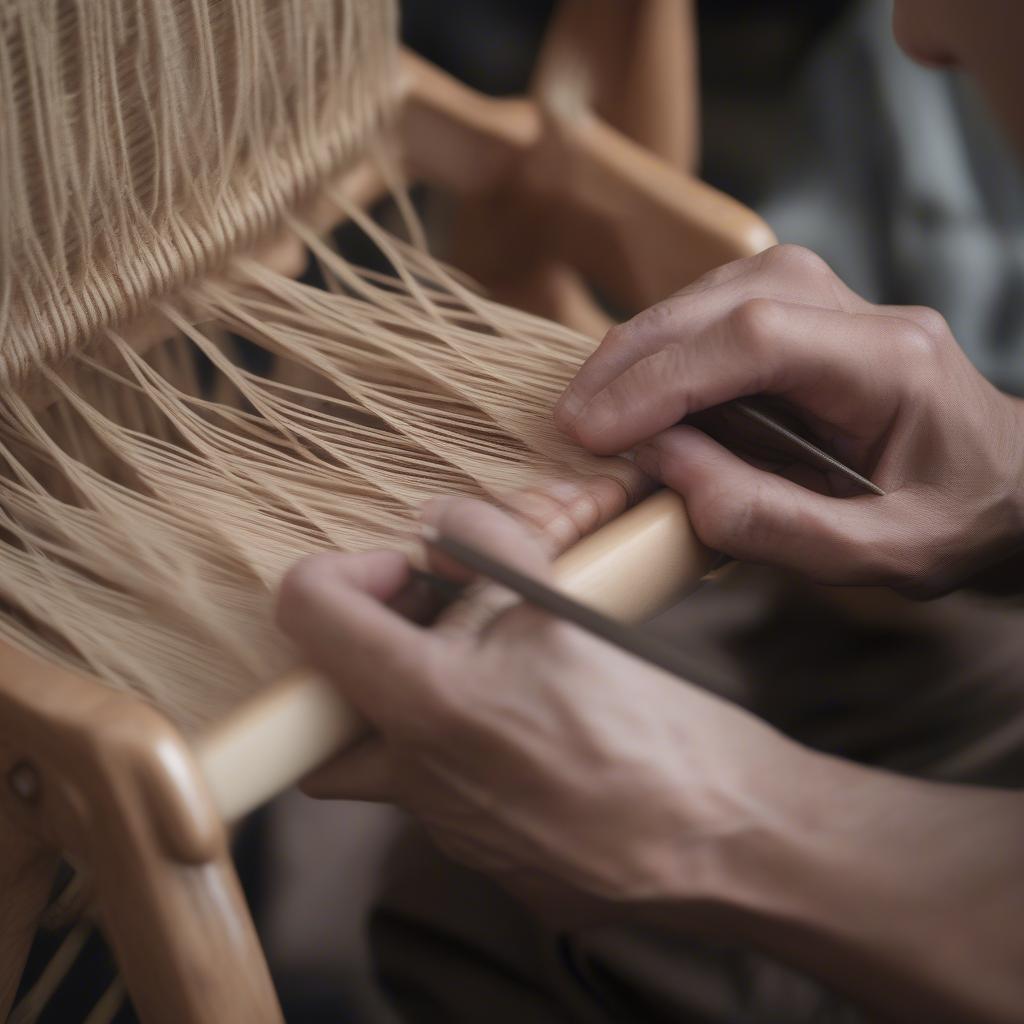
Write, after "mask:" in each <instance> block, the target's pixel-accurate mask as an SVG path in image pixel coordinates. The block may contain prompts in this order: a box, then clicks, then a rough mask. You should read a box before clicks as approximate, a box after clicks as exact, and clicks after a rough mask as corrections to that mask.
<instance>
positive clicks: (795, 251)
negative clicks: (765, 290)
mask: <svg viewBox="0 0 1024 1024" xmlns="http://www.w3.org/2000/svg"><path fill="white" fill-rule="evenodd" d="M762 258H763V260H764V266H765V268H766V269H768V270H771V271H774V272H776V273H780V274H789V275H793V276H803V277H806V276H808V275H812V276H818V277H820V276H824V275H826V274H828V275H831V274H832V268H831V267H830V266H829V265H828V264H827V263H826V262H825V261H824V260H823V259H822V258H821V257H820V256H819V255H818V254H817V253H816V252H813V251H812V250H810V249H808V248H806V247H805V246H802V245H793V244H792V243H785V244H783V245H776V246H773V247H772V248H771V249H768V250H766V251H765V252H764V254H763V257H762Z"/></svg>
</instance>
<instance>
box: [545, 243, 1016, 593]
mask: <svg viewBox="0 0 1024 1024" xmlns="http://www.w3.org/2000/svg"><path fill="white" fill-rule="evenodd" d="M761 393H764V394H767V395H771V396H776V397H777V398H778V399H781V400H784V401H785V402H786V403H787V405H788V406H789V407H791V408H793V409H795V410H797V411H798V412H799V414H800V415H801V418H802V419H803V420H804V421H805V423H806V425H807V426H808V427H809V428H810V432H811V433H812V434H814V435H816V437H817V438H818V439H819V440H820V442H821V443H822V444H823V446H824V447H826V448H827V449H829V450H831V451H832V453H833V454H834V455H836V456H837V457H838V458H840V459H842V460H843V461H845V462H847V463H848V464H850V465H852V466H853V467H854V468H856V469H858V470H860V471H861V472H862V473H864V474H865V475H867V476H869V477H870V478H871V479H872V480H873V481H874V482H875V483H877V484H878V485H879V486H881V487H882V488H883V489H884V490H885V491H886V492H887V493H886V495H885V496H884V497H878V496H874V495H860V496H856V497H849V496H846V497H842V498H840V497H837V496H835V495H836V494H843V493H845V494H848V493H849V492H848V491H847V492H844V491H842V490H841V489H840V488H839V487H836V486H835V485H836V484H840V485H841V483H842V482H841V481H838V480H835V479H830V478H829V477H828V476H825V475H823V474H820V473H814V472H808V471H807V469H806V467H794V468H792V469H791V471H786V470H785V469H784V470H783V472H782V474H781V475H779V474H775V473H767V472H764V471H763V470H762V469H761V468H758V467H757V466H755V465H751V464H750V463H748V462H746V461H744V460H742V459H740V458H739V457H737V456H736V455H734V454H732V453H730V452H729V451H727V450H726V449H725V448H723V447H722V446H721V445H720V444H718V443H717V442H716V441H714V440H712V439H711V438H710V437H709V436H708V435H707V434H706V433H704V432H702V431H700V430H698V429H696V428H694V427H691V426H677V425H676V424H678V423H679V421H680V420H681V419H682V418H683V417H686V416H689V415H691V414H693V413H698V412H700V411H701V410H706V409H709V408H710V407H713V406H716V405H718V404H719V403H722V402H726V401H729V400H731V399H734V398H738V397H741V396H747V395H756V394H761ZM555 420H556V423H557V424H558V425H559V426H560V427H561V428H562V429H563V430H564V431H566V432H567V433H569V434H570V435H571V436H572V437H574V438H576V439H577V440H578V441H579V442H580V443H581V444H583V445H584V446H586V447H587V448H589V449H590V450H591V451H593V452H596V453H599V454H611V453H617V452H624V451H627V450H629V449H631V448H634V447H636V448H637V450H636V459H637V462H638V464H639V465H640V466H641V468H643V469H644V470H646V471H647V472H649V473H650V474H651V475H652V476H655V477H657V478H659V479H660V480H662V481H663V482H664V483H665V484H666V485H667V486H669V487H672V488H673V489H675V490H676V491H678V492H679V493H680V494H681V495H682V496H683V498H684V499H685V501H686V505H687V509H688V511H689V514H690V517H691V519H692V521H693V525H694V528H695V529H696V531H697V533H698V535H699V536H700V538H701V539H702V540H703V541H704V542H705V543H706V544H708V545H709V546H710V547H712V548H716V549H718V550H720V551H723V552H725V553H727V554H729V555H732V556H734V557H736V558H740V559H745V560H749V561H755V562H762V563H766V564H773V565H780V566H785V567H788V568H793V569H796V570H798V571H801V572H803V573H805V574H806V575H808V576H810V577H811V578H813V579H815V580H817V581H819V582H824V583H837V584H887V585H890V586H895V587H898V588H901V589H905V590H909V591H914V592H918V593H922V594H928V593H937V592H942V591H943V590H946V589H949V588H950V587H952V586H955V585H956V584H958V583H960V582H962V581H964V580H965V579H966V578H968V577H969V576H971V575H972V574H974V573H975V572H977V571H978V570H980V569H983V568H984V567H985V566H986V565H989V564H991V563H993V562H995V561H997V560H999V559H1000V558H1003V557H1006V556H1007V555H1008V554H1011V553H1013V552H1014V551H1016V550H1018V549H1019V548H1020V546H1021V545H1022V543H1024V414H1022V403H1020V402H1019V401H1017V400H1015V399H1012V398H1010V397H1009V396H1007V395H1004V394H1003V393H1001V392H1000V391H998V390H997V389H996V388H994V387H993V386H992V385H990V384H989V383H988V382H987V381H986V380H985V379H984V378H983V377H982V376H981V375H980V374H979V373H978V372H977V371H976V370H975V369H974V368H973V367H972V366H971V365H970V363H969V362H968V360H967V358H966V357H965V356H964V354H963V352H962V351H961V350H960V348H959V347H958V346H957V344H956V341H955V340H954V338H953V337H952V335H951V334H950V331H949V328H948V327H947V325H946V323H945V321H944V320H943V319H942V317H941V316H940V315H939V314H938V313H936V312H935V311H934V310H930V309H924V308H919V307H901V306H876V305H872V304H871V303H869V302H866V301H865V300H864V299H862V298H860V297H859V296H857V295H855V294H854V293H853V292H852V291H850V290H849V289H848V288H847V287H846V286H845V285H844V284H843V283H842V282H841V281H840V280H839V279H838V278H837V277H836V276H835V274H833V273H832V271H831V270H830V269H829V267H828V266H827V265H826V264H825V263H824V262H823V261H822V260H821V259H820V258H819V257H817V256H815V255H814V254H813V253H811V252H808V251H807V250H805V249H800V248H797V247H793V246H779V247H776V248H774V249H770V250H768V251H766V252H764V253H762V254H760V255H758V256H753V257H750V258H749V259H744V260H739V261H737V262H735V263H732V264H729V265H727V266H724V267H721V268H720V269H718V270H716V271H713V272H712V273H710V274H708V275H707V276H705V277H703V278H701V279H700V280H699V281H697V282H695V283H694V284H693V285H691V286H689V287H688V288H685V289H683V290H682V291H681V292H679V293H677V294H676V295H673V296H672V297H671V298H669V299H667V300H665V301H664V302H662V303H659V304H658V305H656V306H653V307H652V308H650V309H648V310H646V311H645V312H643V313H641V314H639V315H638V316H636V317H634V318H633V319H632V320H630V321H628V322H627V323H624V324H621V325H619V326H617V327H614V328H613V329H612V330H611V331H609V333H608V334H607V336H606V337H605V339H604V341H603V342H602V343H601V345H600V347H599V348H598V349H597V350H596V352H595V353H594V354H593V355H592V356H591V357H590V358H589V359H588V360H587V361H586V363H585V364H584V365H583V367H582V368H581V369H580V371H579V373H578V375H577V376H576V378H575V380H574V381H573V382H572V383H571V384H570V386H569V388H568V389H567V390H566V393H565V394H564V396H563V397H562V399H561V401H560V403H559V405H558V407H557V408H556V410H555Z"/></svg>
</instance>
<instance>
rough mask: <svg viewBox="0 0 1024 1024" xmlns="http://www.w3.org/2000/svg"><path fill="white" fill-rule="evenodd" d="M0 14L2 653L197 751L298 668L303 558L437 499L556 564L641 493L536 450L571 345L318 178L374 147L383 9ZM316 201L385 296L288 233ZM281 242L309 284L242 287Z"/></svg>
mask: <svg viewBox="0 0 1024 1024" xmlns="http://www.w3.org/2000/svg"><path fill="white" fill-rule="evenodd" d="M0 11H2V15H0V17H2V26H0V76H3V79H2V80H3V83H4V87H3V90H2V99H0V103H2V104H3V106H4V110H3V112H2V116H3V121H2V122H0V154H2V155H0V176H2V177H0V195H3V196H4V200H3V206H2V209H0V229H2V230H0V260H2V275H3V281H2V287H3V291H2V303H0V324H2V325H3V329H2V332H0V394H2V401H0V636H2V637H3V638H4V639H7V640H9V641H12V642H14V643H16V644H20V645H22V646H25V647H28V648H30V649H31V650H34V651H36V652H38V653H40V654H42V655H43V656H45V657H48V658H51V659H54V660H57V661H59V662H61V663H64V664H67V665H70V666H72V667H75V668H79V669H85V670H87V671H89V672H90V673H92V674H93V675H95V676H96V677H98V678H100V679H101V680H103V681H104V682H106V683H108V684H110V685H112V686H115V687H118V688H122V689H129V690H132V691H135V692H137V693H139V694H141V695H142V696H144V697H145V698H146V699H148V700H151V701H153V702H154V703H156V704H157V705H158V706H159V707H160V708H161V709H162V710H163V711H165V712H166V713H167V714H168V715H169V716H170V717H172V718H173V719H174V720H175V721H176V722H177V723H178V724H179V725H180V726H181V727H182V728H184V729H185V730H186V731H187V732H194V731H195V730H196V729H198V728H199V727H201V726H202V725H203V724H204V723H206V722H209V721H211V720H214V719H217V718H219V717H220V716H221V715H222V714H223V713H224V712H225V711H226V710H227V709H229V708H230V707H232V706H233V705H234V704H236V703H237V702H238V701H239V700H240V699H241V698H242V697H243V696H245V695H246V694H248V693H250V692H252V690H253V689H255V688H258V687H260V686H261V685H264V684H265V683H267V682H269V681H271V680H273V679H274V678H276V677H277V676H279V675H280V673H281V672H282V671H284V670H285V669H286V668H288V667H289V666H290V665H291V664H292V663H293V662H294V660H295V656H294V653H293V652H292V651H291V650H290V648H289V647H288V645H287V643H286V642H285V640H284V638H283V637H282V636H281V635H280V634H279V633H278V632H277V631H276V629H275V628H274V626H273V621H272V602H273V594H274V590H275V588H276V585H277V582H278V580H279V579H280V577H281V575H282V574H283V572H284V571H285V569H286V568H287V567H288V565H289V564H290V563H292V562H293V561H294V560H295V559H296V558H298V557H299V556H301V555H302V554H304V553H307V552H310V551H314V550H318V549H323V548H325V547H338V548H342V549H346V550H358V549H362V548H367V547H372V546H378V545H380V544H387V543H393V542H394V541H395V539H396V538H400V537H401V536H402V535H403V532H405V531H407V530H408V526H409V523H410V522H411V521H412V520H413V519H414V518H415V516H416V514H417V510H418V508H419V506H420V505H421V504H422V502H423V501H425V500H426V499H427V498H429V497H431V496H433V495H435V494H451V493H459V494H475V495H482V496H486V497H490V498H493V499H498V500H503V499H506V498H508V496H509V495H511V494H522V493H524V492H525V493H527V494H533V495H534V496H536V497H537V498H538V500H540V501H541V502H543V501H545V500H548V502H549V504H550V503H552V502H554V503H555V504H556V505H557V506H558V507H568V508H569V509H570V510H571V513H569V514H567V515H565V516H563V517H562V518H563V520H564V522H563V523H562V524H561V526H560V537H561V540H562V542H563V543H564V542H568V541H570V540H572V539H573V538H574V536H576V535H578V534H580V533H583V532H586V531H587V530H589V529H591V528H593V527H595V526H596V525H598V524H599V523H600V522H602V521H604V520H606V519H608V518H610V517H611V516H613V515H614V514H616V513H617V512H618V511H621V510H622V509H623V508H624V507H625V506H626V505H627V504H628V503H629V502H630V501H632V500H633V499H634V498H635V497H636V496H637V493H638V490H639V489H640V488H641V487H642V486H643V481H642V480H641V479H640V477H639V474H638V473H637V472H636V470H635V469H634V468H633V467H632V466H630V465H629V464H628V463H625V462H621V461H618V460H601V459H595V458H593V457H591V456H589V455H586V454H585V453H583V452H581V451H579V450H578V449H576V448H575V447H574V446H572V445H570V444H569V443H568V442H566V441H565V440H564V439H563V438H561V437H560V436H559V435H558V434H557V433H556V432H555V431H554V429H553V427H552V426H551V425H550V421H549V410H550V408H551V406H552V404H553V402H554V400H555V398H556V396H557V394H558V393H559V391H560V390H561V388H562V387H563V386H564V384H565V383H566V381H567V380H568V379H569V377H570V376H571V374H572V373H573V371H574V369H575V367H576V366H578V365H579V363H580V361H581V360H582V359H583V358H584V357H585V355H586V353H587V352H588V351H589V349H590V347H591V345H592V342H591V341H590V340H589V339H587V338H585V337H583V336H581V335H578V334H576V333H574V332H572V331H569V330H567V329H565V328H563V327H560V326H558V325H556V324H553V323H550V322H548V321H545V320H542V319H539V318H536V317H532V316H529V315H527V314H524V313H521V312H518V311H515V310H513V309H510V308H508V307H504V306H501V305H499V304H496V303H494V302H491V301H489V300H488V299H486V298H485V297H484V296H482V295H480V294H479V293H478V292H477V291H476V290H475V289H474V288H473V287H472V286H471V285H469V284H467V283H466V282H465V281H464V280H462V279H461V278H460V277H458V276H456V275H455V274H453V273H451V272H450V271H448V270H447V269H446V268H445V267H443V266H442V265H441V264H440V263H438V262H437V261H436V260H434V259H433V258H432V257H430V256H429V255H428V254H427V253H426V252H425V251H424V250H423V248H422V247H421V246H419V245H413V244H410V243H408V242H405V241H403V240H401V239H400V238H398V237H396V236H395V235H393V234H391V233H389V232H387V231H385V230H384V229H382V228H381V227H379V226H378V225H377V224H376V223H375V222H374V221H373V220H372V219H370V218H369V217H367V216H366V215H365V214H364V213H363V212H362V211H361V210H359V209H358V208H357V207H354V206H352V205H351V204H350V203H349V202H348V201H347V200H346V198H345V196H344V195H343V194H342V193H341V192H339V191H338V190H336V189H332V186H331V185H330V184H329V183H330V182H331V181H335V180H337V178H338V175H339V174H340V173H341V172H342V171H344V170H345V168H347V167H349V166H351V165H352V164H354V162H355V161H356V160H357V159H360V158H364V157H365V156H366V155H367V154H368V153H370V152H371V151H376V148H377V147H376V146H375V143H376V141H377V140H379V139H381V138H384V137H385V136H386V135H387V133H388V127H389V120H390V112H391V108H392V99H393V96H392V94H393V88H394V80H395V74H394V58H395V53H396V48H397V41H396V36H395V25H396V18H395V11H394V7H393V4H391V3H385V2H380V0H286V2H283V3H278V2H270V0H173V2H172V3H167V2H165V0H95V2H93V3H89V4H86V3H81V4H75V3H72V2H70V0H6V2H5V4H4V5H3V7H2V8H0ZM379 159H385V158H384V157H383V156H380V157H379ZM389 176H391V177H393V175H389ZM324 193H329V194H330V195H331V196H333V198H334V200H335V201H336V203H337V207H338V214H339V217H347V218H349V219H350V220H352V221H354V222H355V223H356V224H357V225H358V227H359V228H360V229H361V230H362V231H363V232H364V233H365V235H366V236H367V238H368V239H369V240H370V241H371V242H372V243H373V245H374V247H375V248H376V250H377V252H378V254H379V256H380V257H381V258H382V260H383V261H384V263H386V265H387V266H388V267H389V271H390V272H389V273H386V274H381V273H379V272H377V271H370V270H367V269H365V268H362V267H359V266H356V265H355V264H353V263H351V262H350V261H349V260H347V259H345V258H344V257H342V256H341V255H339V254H338V253H337V252H336V251H335V250H334V249H333V248H332V247H331V246H330V245H329V244H328V243H326V242H325V241H324V240H322V239H321V238H320V237H319V236H318V234H317V233H316V231H314V230H313V229H311V228H309V227H307V226H306V225H304V224H303V222H302V220H301V209H302V207H303V203H304V201H305V200H308V199H309V198H310V196H311V195H313V194H324ZM400 206H401V207H402V208H403V209H405V210H406V211H407V210H408V203H406V202H402V203H400ZM282 231H284V232H287V233H288V234H289V235H290V236H291V237H293V238H298V239H301V241H302V243H303V244H304V245H305V246H306V247H307V248H308V250H309V252H310V253H311V254H312V256H313V257H314V258H315V260H316V261H317V263H318V264H319V267H320V270H321V272H322V274H323V277H324V279H325V281H326V284H327V287H326V289H321V288H316V287H312V286H310V285H307V284H302V283H298V282H296V281H293V280H291V279H289V278H288V277H286V276H283V275H282V274H280V273H277V272H276V271H274V270H273V269H271V268H269V267H268V266H266V265H264V264H263V263H261V262H260V260H259V259H258V258H257V257H258V254H259V253H260V252H261V251H262V246H263V245H264V243H265V242H267V240H269V239H272V238H274V237H276V236H277V235H278V234H280V233H281V232H282ZM407 234H408V235H409V236H410V237H413V238H418V237H420V236H421V232H419V231H417V230H415V229H412V230H410V231H408V232H407ZM142 320H145V321H146V322H147V323H148V324H149V325H150V326H149V328H148V334H149V335H150V336H151V335H152V334H153V330H152V323H153V322H154V321H155V322H156V323H157V324H158V325H159V327H160V329H159V330H158V331H157V332H156V333H157V335H158V336H160V337H161V338H162V339H163V340H162V341H161V342H160V343H159V344H150V345H148V346H142V345H140V344H138V339H139V337H140V331H139V330H138V324H139V323H140V321H142ZM545 495H549V496H556V497H550V498H548V499H545V497H544V496H545ZM522 504H523V503H522V500H521V499H520V505H521V506H522Z"/></svg>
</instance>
